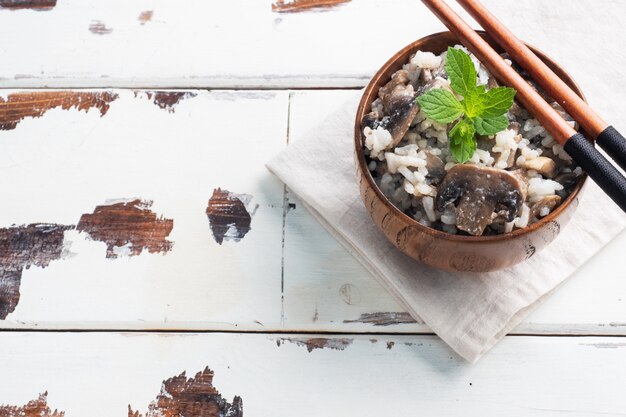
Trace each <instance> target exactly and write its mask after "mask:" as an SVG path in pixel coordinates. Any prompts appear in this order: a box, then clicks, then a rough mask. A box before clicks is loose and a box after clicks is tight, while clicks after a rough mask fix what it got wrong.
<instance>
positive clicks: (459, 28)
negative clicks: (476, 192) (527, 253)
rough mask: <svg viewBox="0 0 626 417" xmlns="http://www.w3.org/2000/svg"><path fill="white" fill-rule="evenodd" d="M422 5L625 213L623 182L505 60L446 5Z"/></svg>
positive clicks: (433, 0) (439, 0)
mask: <svg viewBox="0 0 626 417" xmlns="http://www.w3.org/2000/svg"><path fill="white" fill-rule="evenodd" d="M422 2H423V3H424V4H425V5H426V6H427V7H428V8H429V9H430V10H431V11H432V12H433V13H434V14H435V15H436V16H437V17H438V18H439V20H441V21H442V22H443V23H444V24H445V25H446V26H447V27H448V29H450V31H451V32H453V33H454V34H455V35H456V36H457V37H458V38H459V40H460V41H461V43H463V45H465V47H467V49H469V50H470V51H471V52H472V53H473V54H474V55H475V56H476V57H477V58H478V59H479V60H480V61H481V62H482V64H483V65H484V66H485V67H487V69H488V70H489V71H490V72H491V73H492V74H493V75H494V76H495V77H496V78H498V79H499V80H500V81H501V82H503V83H504V84H506V85H508V86H509V87H513V88H514V89H515V90H517V94H516V96H515V98H516V99H517V100H519V101H520V102H521V103H522V105H523V106H524V107H525V108H526V110H528V111H529V112H530V113H531V114H532V115H533V116H534V117H535V118H536V119H537V120H538V121H539V122H540V123H541V124H542V125H543V127H544V128H545V129H546V130H547V131H548V132H549V133H550V134H551V135H552V136H553V137H554V139H555V140H556V141H557V142H558V143H559V144H561V145H563V147H564V149H565V151H566V152H567V153H568V154H569V155H570V156H571V157H572V159H573V160H574V161H575V162H576V163H577V164H578V165H579V166H580V167H581V168H582V169H583V170H584V171H586V172H587V174H588V175H589V177H591V178H592V179H593V180H594V181H595V182H596V184H598V185H599V186H600V188H602V190H603V191H604V192H605V193H606V194H607V195H608V196H609V197H611V199H612V200H613V201H614V202H615V203H616V204H617V205H618V206H619V207H620V208H621V209H622V210H623V211H624V212H626V178H624V176H623V175H622V174H621V173H620V172H619V171H618V170H617V168H615V167H614V166H613V165H611V163H610V162H609V161H608V160H607V159H606V158H605V157H604V156H603V155H602V154H601V153H600V152H599V151H598V150H597V149H596V148H595V147H594V146H593V143H592V142H590V141H588V140H587V139H586V138H585V137H584V136H583V135H582V134H581V133H579V132H576V130H574V128H573V127H571V126H570V125H569V124H568V123H567V122H566V121H565V120H564V119H563V118H562V117H561V115H559V113H557V112H556V110H555V109H553V108H552V106H550V105H549V104H548V103H547V102H546V101H545V100H544V99H543V98H542V97H541V96H540V95H539V93H537V92H536V91H535V90H534V89H533V88H532V87H531V86H530V84H528V83H527V82H526V80H524V79H523V78H522V77H521V76H520V75H519V74H518V73H517V72H516V71H515V70H514V69H513V68H511V67H510V66H509V65H508V64H507V63H506V62H505V61H504V59H503V58H502V57H501V56H500V55H499V54H498V53H497V52H496V51H495V50H494V49H493V48H492V47H491V45H489V44H488V43H487V41H485V40H484V39H483V38H482V37H481V36H480V35H479V34H478V33H476V32H475V31H474V30H473V29H472V28H471V27H470V26H469V25H468V24H467V23H465V21H464V20H463V19H462V18H461V17H460V16H459V15H458V14H456V13H455V12H454V10H452V9H451V8H450V6H448V5H447V4H446V2H445V1H444V0H422Z"/></svg>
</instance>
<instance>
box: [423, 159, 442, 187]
mask: <svg viewBox="0 0 626 417" xmlns="http://www.w3.org/2000/svg"><path fill="white" fill-rule="evenodd" d="M425 153H426V169H427V170H428V175H426V176H427V177H428V178H430V179H431V181H432V184H434V185H437V184H439V183H440V182H441V181H442V180H443V177H445V175H446V169H445V166H446V164H445V163H444V162H443V161H442V160H441V158H439V157H438V156H437V155H433V154H432V153H431V152H430V151H426V152H425Z"/></svg>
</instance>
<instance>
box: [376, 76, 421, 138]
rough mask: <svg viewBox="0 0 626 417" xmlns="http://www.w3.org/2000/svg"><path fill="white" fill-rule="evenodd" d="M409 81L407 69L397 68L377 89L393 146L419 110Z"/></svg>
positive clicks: (386, 127) (402, 135)
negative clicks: (386, 81)
mask: <svg viewBox="0 0 626 417" xmlns="http://www.w3.org/2000/svg"><path fill="white" fill-rule="evenodd" d="M409 81H410V80H409V74H408V71H406V70H399V71H396V72H395V73H394V74H393V75H392V77H391V81H389V82H388V83H387V84H386V85H385V86H383V87H381V88H380V90H379V91H378V95H379V97H380V99H381V101H382V104H383V113H384V116H385V118H388V120H387V122H386V124H385V129H387V130H388V131H389V132H390V133H391V137H392V138H393V145H394V146H395V145H397V144H398V143H400V141H401V140H402V138H403V137H404V135H405V133H406V132H407V130H409V127H410V125H411V122H412V121H413V119H414V118H415V115H416V114H417V113H418V112H419V105H418V104H417V103H416V100H415V99H416V97H417V96H416V94H415V91H414V90H413V86H412V85H411V84H410V83H409Z"/></svg>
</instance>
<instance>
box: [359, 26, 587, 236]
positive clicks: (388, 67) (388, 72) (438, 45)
mask: <svg viewBox="0 0 626 417" xmlns="http://www.w3.org/2000/svg"><path fill="white" fill-rule="evenodd" d="M478 33H479V34H480V35H481V36H482V37H483V38H484V39H485V40H486V41H487V42H489V44H490V45H491V46H492V47H493V48H494V49H495V50H496V51H497V52H498V53H502V52H503V50H502V48H500V47H499V46H498V44H497V43H495V42H494V41H493V40H492V39H491V38H490V37H489V36H488V35H487V34H486V33H485V32H483V31H478ZM456 44H460V42H459V41H458V39H457V38H456V36H455V35H454V34H452V33H451V32H440V33H435V34H433V35H430V36H427V37H424V38H422V39H419V40H417V41H415V42H413V43H411V44H409V45H407V46H406V47H404V48H403V49H402V50H400V51H398V52H397V53H396V54H395V55H394V56H393V57H391V58H390V59H389V60H388V61H387V62H386V63H385V64H384V65H383V66H382V67H381V69H380V70H378V72H377V73H376V74H375V75H374V77H373V78H372V80H371V81H370V83H369V84H368V85H367V87H366V88H365V91H364V93H363V96H362V98H361V101H360V103H359V107H358V110H357V114H356V120H355V133H354V138H355V148H356V149H355V150H356V155H357V163H358V164H359V165H360V169H361V172H363V174H364V176H365V178H366V180H367V181H368V183H369V185H370V186H371V187H372V188H373V189H374V191H375V192H376V195H377V197H378V198H379V199H380V200H381V201H382V202H383V203H384V204H385V205H386V206H387V208H388V209H389V210H391V211H393V212H395V213H396V214H398V215H401V216H404V217H405V218H406V219H407V220H408V221H409V223H411V224H412V225H414V226H415V227H417V228H419V229H421V230H422V231H423V232H425V233H428V234H430V235H433V236H436V237H437V238H443V239H449V240H458V241H476V242H486V241H494V240H506V239H511V238H514V237H516V236H521V235H524V234H526V233H530V232H531V231H534V230H536V229H538V228H541V227H543V226H544V225H545V224H548V223H550V222H551V221H553V220H554V219H556V218H558V217H559V215H560V214H561V212H562V211H563V210H564V209H565V208H566V207H567V206H568V205H569V204H571V203H572V201H574V200H575V199H576V198H577V197H578V194H579V193H580V191H581V189H582V187H583V185H584V183H585V181H586V180H587V175H586V174H583V175H582V176H581V178H580V180H579V181H578V183H577V184H576V186H575V187H574V188H573V190H572V192H571V194H570V195H569V196H568V197H567V198H566V199H565V201H563V202H562V203H561V204H560V205H559V206H558V207H557V208H556V209H554V210H553V211H552V212H550V214H548V215H547V216H545V217H543V218H542V219H540V220H539V221H537V222H535V223H533V224H531V225H528V226H526V227H525V228H523V229H516V230H514V231H513V232H510V233H503V234H498V235H489V236H464V235H453V234H450V233H446V232H442V231H439V230H436V229H433V228H431V227H428V226H424V225H423V224H421V223H419V222H418V221H416V220H415V219H413V218H411V217H409V216H408V215H406V214H405V213H404V212H403V211H401V210H400V209H399V208H397V207H396V206H395V205H394V204H393V203H391V202H390V201H389V200H388V199H387V197H386V196H385V195H384V194H383V192H382V191H381V190H380V188H378V185H376V182H375V181H374V178H373V177H372V174H371V172H370V171H369V169H368V168H367V161H366V159H365V154H364V153H363V147H364V143H365V137H364V135H363V131H362V129H361V120H362V119H363V116H365V114H367V113H369V111H370V107H371V104H372V102H373V101H374V100H375V99H376V97H377V96H378V89H379V88H380V87H382V86H384V85H385V84H386V83H387V82H388V81H389V80H390V79H391V76H392V74H393V73H394V72H396V71H397V70H399V69H400V68H401V67H402V65H404V64H405V63H406V62H408V60H409V58H410V56H411V55H412V54H414V53H415V52H416V51H418V50H422V51H429V52H433V53H435V54H440V53H442V52H444V51H445V50H447V48H448V46H454V45H456ZM528 46H529V48H530V49H531V50H532V51H533V52H534V53H535V54H536V55H537V56H538V57H539V58H541V60H542V61H544V62H545V63H546V65H548V67H550V69H551V70H552V71H554V73H555V74H557V75H558V76H559V77H560V78H561V79H562V80H563V81H564V82H565V83H566V84H567V85H568V86H569V87H570V88H571V89H572V90H573V91H574V92H576V94H578V95H579V96H580V97H581V98H582V99H583V100H585V97H584V95H583V93H582V91H581V90H580V88H579V87H578V85H577V84H576V83H575V82H574V80H573V79H572V78H571V77H570V75H569V74H568V73H567V72H565V70H563V68H561V67H560V66H559V65H558V64H556V63H555V62H553V61H552V60H550V58H548V57H547V56H546V55H545V54H544V53H543V52H541V51H540V50H538V49H537V48H535V47H533V46H532V45H528ZM582 133H583V134H584V132H582Z"/></svg>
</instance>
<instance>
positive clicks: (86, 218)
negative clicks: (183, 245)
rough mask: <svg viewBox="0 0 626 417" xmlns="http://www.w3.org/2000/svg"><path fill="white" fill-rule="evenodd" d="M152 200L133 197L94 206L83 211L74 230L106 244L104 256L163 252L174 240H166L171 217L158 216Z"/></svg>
mask: <svg viewBox="0 0 626 417" xmlns="http://www.w3.org/2000/svg"><path fill="white" fill-rule="evenodd" d="M150 207H152V201H147V200H140V199H134V200H132V201H123V202H117V203H111V204H107V205H102V206H97V207H96V209H95V210H94V212H93V213H91V214H83V215H82V216H81V218H80V221H79V222H78V226H77V227H76V229H77V230H78V231H80V232H85V233H87V234H88V235H89V237H90V238H91V239H92V240H96V241H100V242H104V243H106V245H107V251H106V257H107V258H111V259H115V258H117V257H119V256H120V255H127V256H136V255H140V254H141V253H142V252H143V251H144V250H147V251H148V252H150V253H166V252H169V251H170V250H172V246H173V242H171V241H169V240H167V237H168V236H169V235H170V233H171V232H172V229H173V227H174V220H172V219H166V218H164V217H163V216H157V214H156V213H154V212H153V211H152V210H150Z"/></svg>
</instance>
